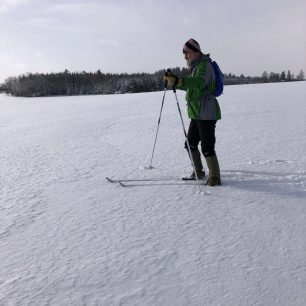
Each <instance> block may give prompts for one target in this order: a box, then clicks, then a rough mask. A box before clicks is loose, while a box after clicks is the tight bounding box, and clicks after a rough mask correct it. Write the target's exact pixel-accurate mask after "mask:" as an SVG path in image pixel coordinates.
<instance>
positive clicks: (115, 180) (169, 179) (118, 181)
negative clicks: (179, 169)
mask: <svg viewBox="0 0 306 306" xmlns="http://www.w3.org/2000/svg"><path fill="white" fill-rule="evenodd" d="M106 180H108V181H109V182H110V183H120V182H171V181H181V179H178V178H165V177H163V178H143V179H141V178H130V179H112V178H110V177H106Z"/></svg>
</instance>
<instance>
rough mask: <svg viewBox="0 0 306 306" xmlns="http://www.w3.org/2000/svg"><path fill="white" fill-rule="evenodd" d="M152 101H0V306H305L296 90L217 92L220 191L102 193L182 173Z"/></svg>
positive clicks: (174, 140) (303, 194)
mask: <svg viewBox="0 0 306 306" xmlns="http://www.w3.org/2000/svg"><path fill="white" fill-rule="evenodd" d="M178 96H179V100H180V104H181V108H182V110H183V114H184V118H185V125H186V126H187V123H188V120H187V118H186V117H185V113H186V112H185V102H184V95H183V93H182V92H180V91H178ZM161 98H162V92H159V93H144V94H126V95H112V96H86V97H59V98H36V99H29V98H27V99H24V98H13V97H6V96H0V133H1V134H0V138H1V150H0V160H1V176H0V178H1V189H0V201H1V204H0V216H1V222H0V261H1V263H0V271H1V274H0V305H305V304H306V293H305V292H306V291H305V288H306V256H305V254H306V242H305V232H306V224H305V216H306V208H305V205H306V201H305V199H306V186H305V182H306V162H305V151H306V140H305V135H306V127H305V115H306V114H305V110H306V107H305V103H304V102H305V98H306V83H305V82H298V83H286V84H283V83H282V84H261V85H248V86H227V87H225V95H224V96H222V97H221V98H220V104H221V108H222V114H223V119H222V120H221V121H220V122H218V124H217V148H216V149H217V153H218V157H219V161H220V166H221V175H222V183H223V186H222V187H217V188H208V187H203V186H202V187H201V191H202V192H200V193H199V192H198V187H197V186H181V185H180V186H177V185H175V184H174V185H169V184H168V183H167V182H160V183H158V182H154V184H155V185H156V186H147V185H148V184H149V182H143V183H142V184H141V183H140V182H137V185H142V186H137V187H136V186H135V187H129V188H122V187H121V186H119V185H118V184H112V183H109V182H107V181H106V180H105V177H106V176H110V177H113V178H135V177H142V178H152V177H169V178H178V177H181V176H184V175H187V174H189V172H190V171H191V168H190V164H189V161H188V158H187V154H186V152H185V150H184V148H183V143H184V139H183V132H182V127H181V123H180V119H179V115H178V113H177V109H176V104H175V99H174V96H173V94H172V92H170V91H169V92H167V95H166V100H165V101H166V102H165V106H164V112H163V116H162V120H161V126H160V133H159V136H158V141H157V146H156V152H155V156H154V160H153V165H154V166H155V168H154V169H152V170H145V169H144V168H143V167H144V166H145V165H146V164H147V163H148V162H149V161H150V158H151V153H152V146H153V140H154V136H155V131H156V127H157V119H158V114H159V108H160V105H161Z"/></svg>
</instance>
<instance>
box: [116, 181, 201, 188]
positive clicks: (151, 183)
mask: <svg viewBox="0 0 306 306" xmlns="http://www.w3.org/2000/svg"><path fill="white" fill-rule="evenodd" d="M118 183H119V185H120V186H122V187H146V186H147V187H154V186H198V183H197V182H195V181H193V182H191V181H189V182H187V181H182V180H176V181H142V182H141V181H134V182H118ZM200 185H202V184H200ZM203 186H204V184H203Z"/></svg>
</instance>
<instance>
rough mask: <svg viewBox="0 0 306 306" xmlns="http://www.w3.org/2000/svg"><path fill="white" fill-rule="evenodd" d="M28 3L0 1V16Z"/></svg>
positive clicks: (26, 0)
mask: <svg viewBox="0 0 306 306" xmlns="http://www.w3.org/2000/svg"><path fill="white" fill-rule="evenodd" d="M28 2H29V0H1V1H0V14H1V13H5V12H7V11H9V10H11V9H14V8H16V7H17V6H19V5H21V4H26V3H28Z"/></svg>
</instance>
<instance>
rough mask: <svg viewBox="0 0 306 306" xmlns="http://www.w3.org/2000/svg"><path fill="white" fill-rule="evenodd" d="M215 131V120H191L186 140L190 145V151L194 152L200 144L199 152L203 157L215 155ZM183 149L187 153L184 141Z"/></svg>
mask: <svg viewBox="0 0 306 306" xmlns="http://www.w3.org/2000/svg"><path fill="white" fill-rule="evenodd" d="M215 129H216V120H195V119H191V121H190V124H189V128H188V133H187V138H188V141H189V145H190V150H191V151H195V150H197V149H198V145H199V143H200V142H201V151H202V153H203V155H204V156H205V157H208V156H214V155H216V152H215V143H216V137H215ZM185 149H186V150H187V151H188V147H187V143H186V141H185Z"/></svg>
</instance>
